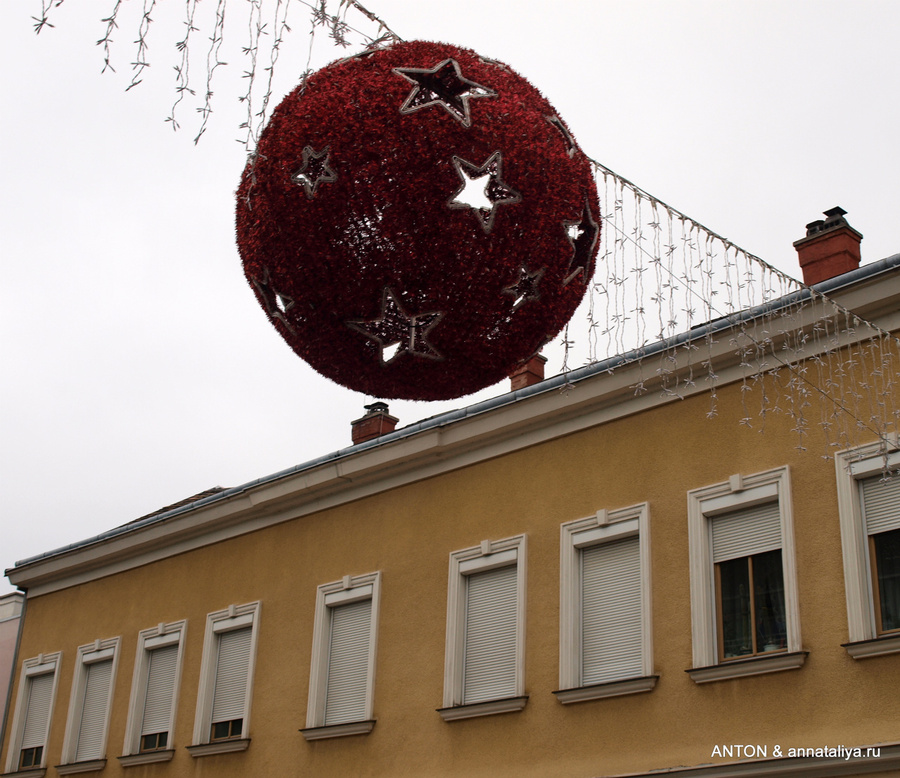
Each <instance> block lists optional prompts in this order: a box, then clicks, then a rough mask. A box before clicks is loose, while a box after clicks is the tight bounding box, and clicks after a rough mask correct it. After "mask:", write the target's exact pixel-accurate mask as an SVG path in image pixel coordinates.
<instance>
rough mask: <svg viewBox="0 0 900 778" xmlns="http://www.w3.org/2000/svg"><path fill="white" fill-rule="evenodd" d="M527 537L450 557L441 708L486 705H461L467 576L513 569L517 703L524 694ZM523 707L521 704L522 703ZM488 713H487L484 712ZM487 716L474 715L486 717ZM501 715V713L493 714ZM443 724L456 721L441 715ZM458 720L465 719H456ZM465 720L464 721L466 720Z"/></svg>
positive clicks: (485, 544) (482, 545) (487, 543)
mask: <svg viewBox="0 0 900 778" xmlns="http://www.w3.org/2000/svg"><path fill="white" fill-rule="evenodd" d="M526 548H527V537H526V536H525V535H516V536H514V537H511V538H504V539H503V540H495V541H490V540H484V541H482V542H481V543H480V544H479V545H477V546H472V547H470V548H465V549H462V550H460V551H454V552H452V553H451V554H450V570H449V575H448V581H447V634H446V646H445V651H444V703H443V708H441V709H440V710H442V711H443V710H446V709H448V708H463V707H465V708H478V707H479V706H483V705H488V703H478V704H476V705H465V706H464V705H463V704H462V693H463V689H462V686H463V671H464V668H463V656H464V645H463V641H464V637H465V628H464V624H465V583H464V581H463V579H464V577H465V576H466V575H471V574H473V573H478V572H484V571H486V570H492V569H497V568H499V567H507V566H511V565H515V566H516V683H515V686H516V691H515V698H514V699H517V698H519V697H521V696H522V695H523V694H524V690H525V581H526V572H527V571H526V556H527V555H526ZM523 706H524V703H523ZM486 710H487V709H486ZM490 712H493V711H489V712H488V713H478V714H475V715H479V716H485V715H489V714H490ZM496 712H500V713H503V712H505V710H504V711H496ZM441 716H442V718H443V719H444V720H445V721H449V720H451V718H456V717H452V716H449V714H448V715H445V714H444V713H441ZM458 718H464V717H463V716H459V717H458ZM465 718H467V717H465Z"/></svg>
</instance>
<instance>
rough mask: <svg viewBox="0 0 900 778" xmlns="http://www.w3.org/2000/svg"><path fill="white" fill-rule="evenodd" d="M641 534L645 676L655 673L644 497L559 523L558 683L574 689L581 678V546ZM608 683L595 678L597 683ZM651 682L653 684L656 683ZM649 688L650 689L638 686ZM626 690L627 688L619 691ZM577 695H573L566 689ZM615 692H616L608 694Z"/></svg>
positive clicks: (643, 661) (647, 526)
mask: <svg viewBox="0 0 900 778" xmlns="http://www.w3.org/2000/svg"><path fill="white" fill-rule="evenodd" d="M634 535H637V537H638V542H639V549H640V551H639V553H640V566H641V654H642V668H641V675H642V676H645V677H646V676H652V675H653V607H652V602H651V591H652V584H651V579H650V506H649V504H648V503H640V504H638V505H632V506H629V507H627V508H620V509H618V510H615V511H607V510H601V511H598V512H597V514H596V515H594V516H589V517H587V518H585V519H577V520H575V521H569V522H566V523H565V524H562V525H561V526H560V541H559V551H560V556H559V686H560V689H565V690H571V689H575V688H580V687H581V686H582V680H581V573H580V569H581V566H580V564H579V550H580V549H582V548H587V547H590V546H593V545H597V544H599V543H609V542H612V541H615V540H619V539H621V538H625V537H629V536H634ZM608 685H609V684H594V685H593V687H594V688H596V687H599V686H608ZM651 688H652V687H651ZM637 691H645V689H637ZM620 693H627V692H620ZM567 696H572V695H567ZM603 696H612V695H603ZM561 701H562V700H561Z"/></svg>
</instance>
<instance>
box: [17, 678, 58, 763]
mask: <svg viewBox="0 0 900 778" xmlns="http://www.w3.org/2000/svg"><path fill="white" fill-rule="evenodd" d="M27 683H28V702H27V703H26V708H25V728H24V731H23V733H22V746H21V747H22V748H23V749H25V748H37V747H38V746H43V745H44V739H45V738H46V737H47V724H48V722H49V721H50V698H51V697H52V696H53V673H44V674H43V675H33V676H31V677H29V678H28V679H27Z"/></svg>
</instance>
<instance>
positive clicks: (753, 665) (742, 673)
mask: <svg viewBox="0 0 900 778" xmlns="http://www.w3.org/2000/svg"><path fill="white" fill-rule="evenodd" d="M808 653H809V652H808V651H797V652H795V653H789V654H785V653H783V652H782V653H772V654H761V655H759V656H754V657H750V658H748V659H732V660H729V661H728V662H722V663H721V664H718V665H711V666H710V667H692V668H690V669H688V670H686V671H685V672H686V673H687V674H688V675H689V676H690V677H691V680H692V681H694V683H709V682H710V681H726V680H728V679H730V678H746V677H748V676H751V675H766V674H767V673H780V672H782V671H783V670H799V669H800V668H801V667H803V664H804V662H806V657H807V654H808Z"/></svg>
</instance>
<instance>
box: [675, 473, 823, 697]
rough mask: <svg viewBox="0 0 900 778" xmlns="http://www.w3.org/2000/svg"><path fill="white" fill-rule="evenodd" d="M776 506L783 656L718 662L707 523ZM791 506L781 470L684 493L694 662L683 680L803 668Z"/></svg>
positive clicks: (788, 486) (702, 680)
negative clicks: (784, 634)
mask: <svg viewBox="0 0 900 778" xmlns="http://www.w3.org/2000/svg"><path fill="white" fill-rule="evenodd" d="M776 501H777V503H778V508H779V514H780V517H781V561H782V569H783V573H784V600H785V602H784V606H785V616H786V618H787V651H786V652H778V653H771V654H765V655H758V656H754V657H749V658H747V659H731V660H729V661H727V662H720V661H719V656H718V641H717V624H716V591H715V588H716V587H715V571H714V565H713V558H712V539H711V534H712V533H711V531H710V523H711V519H714V518H715V517H716V516H718V515H721V514H724V513H732V512H734V511H739V510H741V509H743V508H751V507H753V506H754V505H762V504H765V503H770V502H776ZM791 506H792V500H791V482H790V469H789V468H788V467H786V466H785V467H779V468H775V469H773V470H766V471H765V472H762V473H756V474H754V475H747V476H744V475H741V474H737V475H733V476H731V478H729V479H728V480H727V481H724V482H723V483H718V484H713V485H712V486H705V487H703V488H701V489H694V490H692V491H690V492H688V543H689V547H690V571H691V637H692V645H693V662H694V665H693V668H691V669H689V670H688V674H689V675H690V676H691V678H692V679H693V680H694V681H695V682H696V683H706V682H708V681H719V680H723V679H726V678H740V677H744V676H748V675H760V674H763V673H774V672H779V671H781V670H793V669H796V668H798V667H801V666H802V665H803V663H804V661H805V659H806V652H804V651H803V650H802V647H801V645H802V644H801V642H800V608H799V596H798V590H797V567H796V562H795V556H794V518H793V512H792V508H791Z"/></svg>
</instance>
